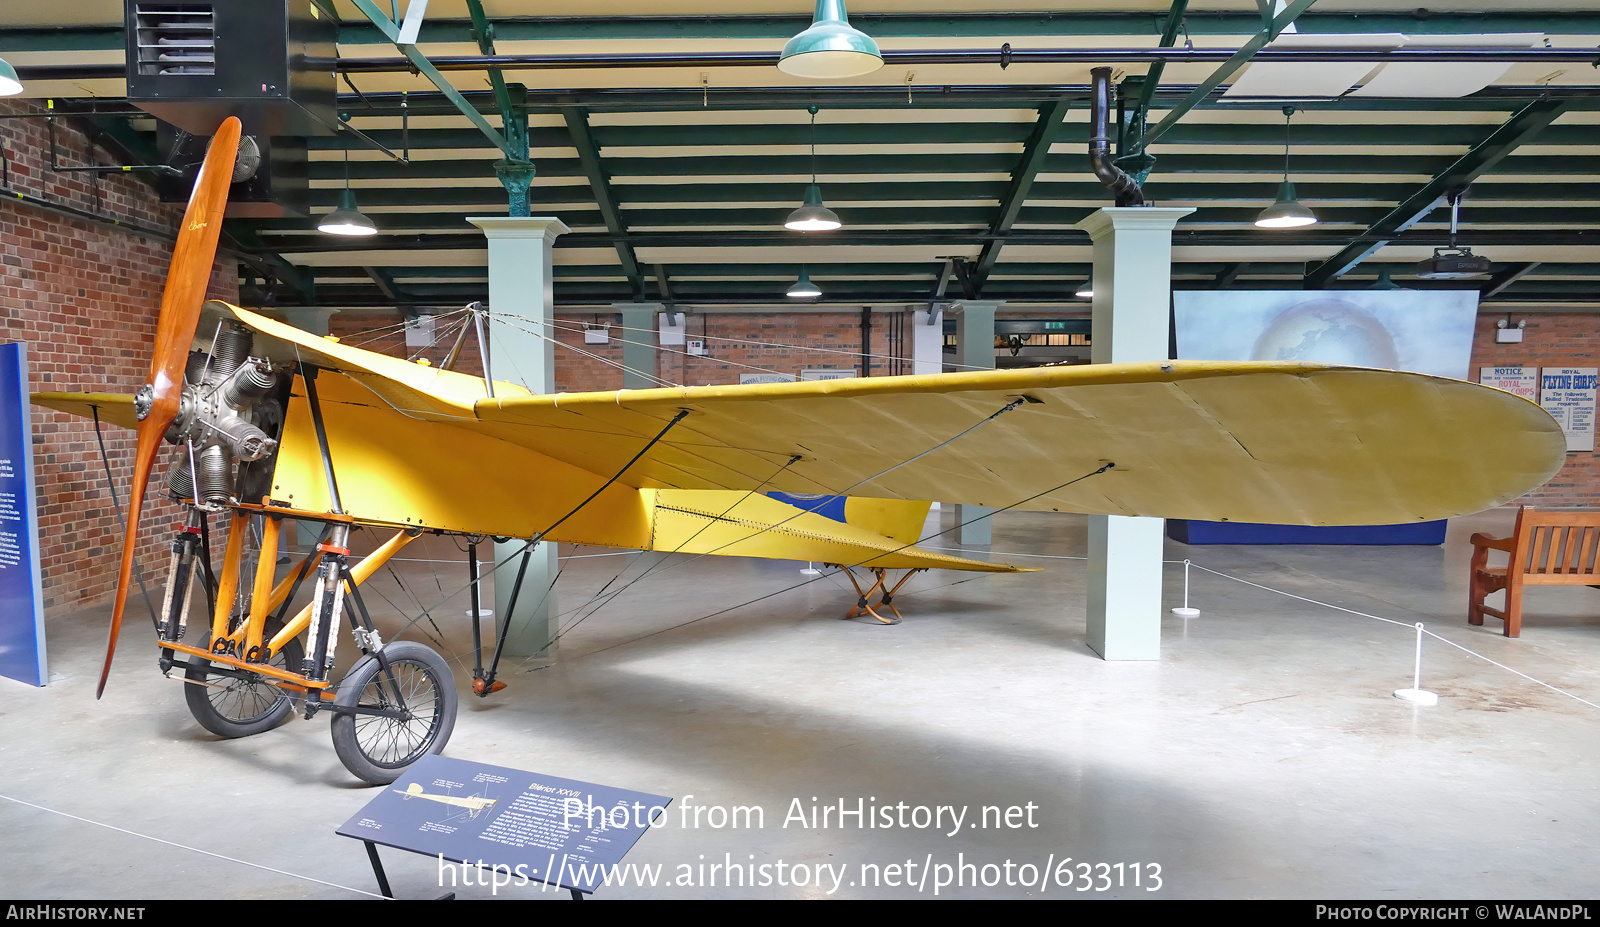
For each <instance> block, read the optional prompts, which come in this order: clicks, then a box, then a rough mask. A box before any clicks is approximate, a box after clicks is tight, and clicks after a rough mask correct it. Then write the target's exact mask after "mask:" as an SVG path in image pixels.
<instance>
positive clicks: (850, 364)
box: [329, 311, 911, 392]
mask: <svg viewBox="0 0 1600 927" xmlns="http://www.w3.org/2000/svg"><path fill="white" fill-rule="evenodd" d="M399 320H400V317H399V316H398V315H393V314H389V313H371V312H361V313H345V314H339V315H335V316H334V317H333V318H332V319H331V320H330V322H329V331H331V332H332V333H333V334H335V335H338V336H339V337H340V338H341V339H343V340H344V342H345V343H346V344H352V345H358V346H360V347H363V348H367V349H368V350H373V351H380V352H382V353H385V354H391V355H395V356H400V357H412V356H423V357H426V358H427V359H428V360H429V361H430V362H431V363H436V364H437V363H440V362H442V361H443V360H444V358H445V357H446V356H447V355H448V354H449V352H450V347H451V345H453V344H454V343H455V334H454V329H453V328H451V327H450V326H452V325H453V324H455V323H454V322H452V321H450V320H449V317H447V316H441V317H440V318H439V320H438V321H436V323H435V325H436V330H435V338H436V342H435V344H434V346H433V347H431V348H428V349H425V350H422V351H421V352H420V355H419V351H418V349H416V348H411V349H407V348H406V347H405V336H404V333H403V331H401V330H400V329H399V327H398V323H399ZM861 322H862V319H861V313H860V312H859V311H856V312H819V313H717V314H710V315H698V314H691V315H689V317H688V326H687V332H686V337H687V338H688V339H689V340H700V341H704V342H705V344H706V347H707V352H708V353H707V355H706V356H691V355H690V354H689V353H688V352H687V351H686V350H685V348H684V347H683V346H678V345H669V346H662V347H661V348H660V350H659V352H658V353H657V365H658V366H657V375H658V376H659V377H660V378H661V379H663V380H666V381H668V382H669V383H676V384H681V385H684V386H708V385H715V384H733V383H738V382H739V375H740V374H741V373H761V372H777V373H786V374H790V375H792V376H795V377H798V376H799V375H800V371H801V370H803V369H806V368H813V367H824V368H835V369H838V368H843V369H846V370H849V371H851V372H852V373H859V372H860V369H861V360H862V358H861V343H862V342H861V328H862V325H861ZM586 324H600V325H609V326H610V337H611V340H610V342H609V343H607V344H586V343H584V334H583V330H584V326H585V325H586ZM907 325H909V317H908V314H907V313H901V312H884V311H874V312H873V313H872V321H871V326H870V328H871V330H870V333H869V340H870V342H871V343H870V347H869V349H868V353H869V354H872V355H875V356H873V357H870V358H868V365H869V368H870V375H871V376H875V377H881V376H889V375H892V374H897V373H909V372H910V370H911V364H910V360H909V357H910V342H909V335H905V336H904V337H902V329H903V327H904V326H907ZM555 329H556V332H555V337H556V341H557V344H556V349H555V364H556V389H557V390H558V391H562V392H585V391H589V390H611V389H619V388H621V386H622V334H623V333H622V329H621V326H620V323H618V322H617V321H616V315H615V314H609V313H608V314H601V315H594V314H588V313H579V314H572V313H557V315H556V320H555ZM651 342H652V343H655V336H654V335H653V334H652V335H651ZM455 369H457V370H460V371H462V372H463V373H470V374H472V375H473V376H481V375H482V373H483V365H482V363H481V362H480V361H479V355H478V342H477V336H476V335H475V334H472V333H469V334H468V335H467V340H466V342H465V343H464V345H463V347H462V351H461V355H460V358H459V359H458V360H457V363H456V368H455ZM501 378H502V379H505V378H506V377H504V376H502V377H501Z"/></svg>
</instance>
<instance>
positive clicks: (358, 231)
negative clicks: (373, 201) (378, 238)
mask: <svg viewBox="0 0 1600 927" xmlns="http://www.w3.org/2000/svg"><path fill="white" fill-rule="evenodd" d="M317 231H319V232H326V233H328V234H329V235H350V236H360V235H376V234H378V227H377V226H376V225H373V224H372V220H371V219H368V218H367V217H366V216H364V215H362V214H361V210H359V209H357V208H356V194H355V191H354V190H351V189H350V188H349V187H345V189H344V193H343V194H342V195H340V197H339V208H338V209H335V210H334V211H333V212H330V213H328V214H327V215H326V216H323V217H322V221H321V222H319V223H317Z"/></svg>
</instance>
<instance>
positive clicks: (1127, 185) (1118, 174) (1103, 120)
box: [1089, 68, 1144, 206]
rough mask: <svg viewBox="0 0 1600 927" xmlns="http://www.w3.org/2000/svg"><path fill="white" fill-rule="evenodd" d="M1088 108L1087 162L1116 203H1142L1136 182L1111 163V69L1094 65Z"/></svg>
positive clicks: (1091, 72)
mask: <svg viewBox="0 0 1600 927" xmlns="http://www.w3.org/2000/svg"><path fill="white" fill-rule="evenodd" d="M1089 74H1090V75H1091V79H1092V84H1091V89H1092V91H1093V92H1092V93H1091V94H1090V100H1091V103H1090V110H1089V133H1090V134H1089V164H1090V166H1091V167H1093V168H1094V175H1095V176H1096V177H1098V178H1100V182H1101V183H1103V184H1105V185H1106V187H1107V189H1109V190H1110V191H1111V192H1112V193H1113V194H1114V195H1115V196H1116V198H1117V199H1116V202H1117V205H1118V206H1143V205H1144V192H1143V191H1141V190H1140V189H1139V181H1137V180H1134V179H1133V177H1132V176H1131V175H1130V174H1128V172H1127V171H1124V170H1123V169H1122V168H1120V167H1117V166H1116V165H1115V164H1113V163H1112V162H1111V69H1110V68H1095V69H1093V70H1091V71H1090V72H1089Z"/></svg>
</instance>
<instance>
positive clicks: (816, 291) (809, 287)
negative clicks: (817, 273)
mask: <svg viewBox="0 0 1600 927" xmlns="http://www.w3.org/2000/svg"><path fill="white" fill-rule="evenodd" d="M788 296H789V298H790V299H817V298H819V297H820V296H822V289H821V288H820V287H818V286H817V285H816V284H815V283H812V282H811V277H810V276H809V275H807V274H806V268H805V265H804V264H802V265H800V279H799V280H796V281H795V282H794V283H792V284H790V285H789V293H788Z"/></svg>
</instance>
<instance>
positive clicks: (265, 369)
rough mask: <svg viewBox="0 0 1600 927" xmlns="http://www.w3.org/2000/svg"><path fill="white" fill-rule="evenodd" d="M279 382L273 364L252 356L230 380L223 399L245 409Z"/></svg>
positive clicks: (234, 406)
mask: <svg viewBox="0 0 1600 927" xmlns="http://www.w3.org/2000/svg"><path fill="white" fill-rule="evenodd" d="M277 383H278V375H277V373H275V372H274V371H273V369H272V364H271V363H270V362H268V361H265V360H258V359H255V358H252V359H250V360H249V361H246V362H245V364H244V366H243V367H241V368H240V369H239V371H238V372H237V373H236V374H234V376H233V378H232V379H231V380H229V381H228V389H227V391H226V392H225V393H224V394H223V399H224V400H225V401H226V402H227V404H228V405H230V406H232V407H233V408H235V409H243V408H245V407H246V406H250V405H253V404H254V403H255V401H256V400H257V399H260V398H261V397H262V396H265V395H266V394H267V393H268V392H270V391H271V390H272V388H273V387H274V386H276V385H277Z"/></svg>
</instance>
